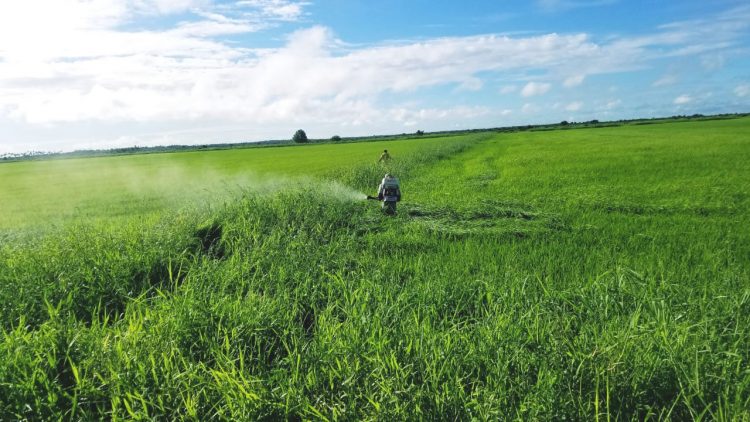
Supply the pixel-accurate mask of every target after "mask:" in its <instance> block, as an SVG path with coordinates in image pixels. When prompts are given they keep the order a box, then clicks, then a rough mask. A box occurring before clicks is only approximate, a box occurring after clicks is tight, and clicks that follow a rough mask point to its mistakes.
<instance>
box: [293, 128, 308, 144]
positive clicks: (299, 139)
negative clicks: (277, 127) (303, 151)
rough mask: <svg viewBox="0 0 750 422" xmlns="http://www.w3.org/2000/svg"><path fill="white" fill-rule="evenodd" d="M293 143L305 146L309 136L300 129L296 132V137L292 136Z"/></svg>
mask: <svg viewBox="0 0 750 422" xmlns="http://www.w3.org/2000/svg"><path fill="white" fill-rule="evenodd" d="M292 141H294V142H296V143H298V144H304V143H305V142H307V141H308V140H307V134H306V133H305V131H304V130H302V129H299V130H297V131H296V132H294V136H292Z"/></svg>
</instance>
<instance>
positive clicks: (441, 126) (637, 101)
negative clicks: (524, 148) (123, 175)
mask: <svg viewBox="0 0 750 422" xmlns="http://www.w3.org/2000/svg"><path fill="white" fill-rule="evenodd" d="M749 41H750V4H748V3H747V2H746V1H735V0H714V1H711V2H707V1H692V0H688V1H660V2H652V1H640V0H637V1H624V0H538V1H498V0H495V1H462V2H458V1H445V0H432V1H426V0H412V1H405V0H402V1H392V0H381V1H377V2H374V1H362V0H327V1H322V0H321V1H316V0H306V1H294V0H233V1H218V0H8V1H4V2H2V3H0V154H2V153H18V152H24V151H31V150H34V151H68V150H74V149H84V148H112V147H123V146H132V145H140V146H146V145H164V144H203V143H215V142H239V141H257V140H264V139H285V138H289V137H290V136H291V134H293V133H294V131H295V130H296V129H298V128H303V129H305V131H306V132H307V133H308V136H310V137H312V138H329V137H331V136H333V135H340V136H344V137H345V136H360V135H372V134H390V133H404V132H414V131H416V130H425V131H435V130H450V129H464V128H483V127H497V126H508V125H519V124H532V123H550V122H559V121H561V120H569V121H583V120H591V119H599V120H613V119H628V118H637V117H658V116H669V115H674V114H693V113H704V114H713V113H726V112H748V111H750V42H749Z"/></svg>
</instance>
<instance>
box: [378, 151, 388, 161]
mask: <svg viewBox="0 0 750 422" xmlns="http://www.w3.org/2000/svg"><path fill="white" fill-rule="evenodd" d="M390 159H391V154H388V150H387V149H384V150H383V153H382V154H380V159H379V160H378V162H379V163H387V162H388V161H390Z"/></svg>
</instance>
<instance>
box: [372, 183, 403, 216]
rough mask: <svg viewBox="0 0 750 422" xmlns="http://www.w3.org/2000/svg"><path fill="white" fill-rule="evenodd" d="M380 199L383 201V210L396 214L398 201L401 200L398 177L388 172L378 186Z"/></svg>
mask: <svg viewBox="0 0 750 422" xmlns="http://www.w3.org/2000/svg"><path fill="white" fill-rule="evenodd" d="M377 199H378V200H379V201H383V212H384V213H386V214H388V215H393V214H396V202H398V201H400V200H401V187H400V186H399V184H398V179H396V178H395V177H393V176H392V175H390V174H388V173H386V175H385V177H383V180H382V181H381V182H380V186H378V197H377Z"/></svg>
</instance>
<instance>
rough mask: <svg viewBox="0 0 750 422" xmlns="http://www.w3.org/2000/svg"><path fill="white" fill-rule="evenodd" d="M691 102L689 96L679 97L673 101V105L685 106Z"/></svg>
mask: <svg viewBox="0 0 750 422" xmlns="http://www.w3.org/2000/svg"><path fill="white" fill-rule="evenodd" d="M691 101H693V99H692V98H691V97H690V96H689V95H680V96H679V97H677V98H675V99H674V101H673V103H674V104H677V105H682V104H687V103H689V102H691Z"/></svg>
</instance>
